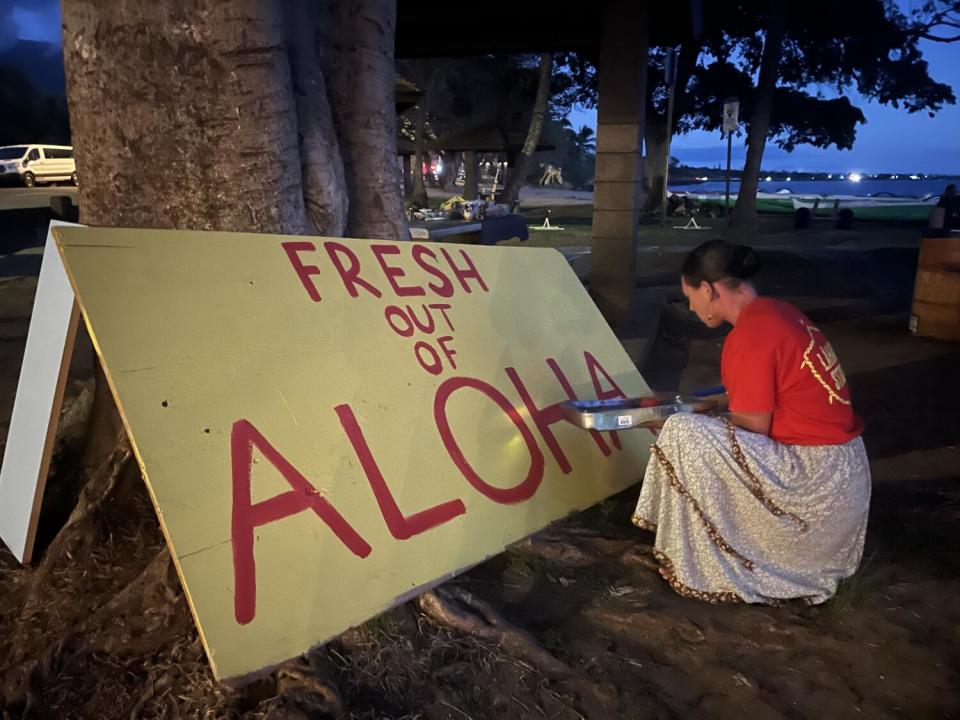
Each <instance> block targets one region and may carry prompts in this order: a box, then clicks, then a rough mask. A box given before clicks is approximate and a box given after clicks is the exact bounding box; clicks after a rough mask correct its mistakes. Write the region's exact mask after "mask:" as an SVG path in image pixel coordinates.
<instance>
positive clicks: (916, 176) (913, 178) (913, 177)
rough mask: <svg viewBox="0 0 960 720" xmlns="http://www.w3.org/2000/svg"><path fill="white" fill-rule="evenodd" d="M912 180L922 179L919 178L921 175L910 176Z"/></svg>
mask: <svg viewBox="0 0 960 720" xmlns="http://www.w3.org/2000/svg"><path fill="white" fill-rule="evenodd" d="M910 179H911V180H919V179H920V176H919V175H911V176H910Z"/></svg>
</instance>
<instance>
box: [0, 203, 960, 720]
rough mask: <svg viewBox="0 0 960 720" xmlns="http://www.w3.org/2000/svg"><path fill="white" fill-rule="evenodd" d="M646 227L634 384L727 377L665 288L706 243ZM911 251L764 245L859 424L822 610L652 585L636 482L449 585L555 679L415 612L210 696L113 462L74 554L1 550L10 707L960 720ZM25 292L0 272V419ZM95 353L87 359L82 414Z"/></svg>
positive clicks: (956, 434)
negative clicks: (851, 504)
mask: <svg viewBox="0 0 960 720" xmlns="http://www.w3.org/2000/svg"><path fill="white" fill-rule="evenodd" d="M556 213H557V214H558V215H561V216H562V213H563V210H562V209H558V210H557V211H556ZM642 235H643V241H644V243H645V245H646V248H645V250H644V251H643V252H642V253H641V263H640V267H641V273H642V278H641V280H640V283H639V285H640V286H641V287H642V288H646V289H659V290H661V291H662V292H663V293H665V295H666V297H667V300H668V304H667V307H666V309H665V311H664V314H663V316H662V318H661V322H660V331H659V334H658V337H657V340H656V343H655V345H654V347H653V352H652V355H651V358H650V360H649V362H648V365H647V367H646V370H645V376H646V378H647V380H648V381H649V382H650V383H651V385H652V386H653V387H654V388H655V389H658V390H676V389H691V388H694V387H703V386H706V385H712V384H715V383H716V382H717V381H718V380H719V356H720V345H721V343H722V339H723V333H722V332H716V331H708V330H706V329H705V328H703V327H702V326H700V325H699V324H698V323H697V322H696V320H695V318H693V317H692V316H691V315H690V314H689V313H688V312H687V311H686V310H685V308H684V306H683V303H682V302H681V300H682V298H681V296H680V293H679V289H678V288H677V287H676V271H677V268H678V266H679V263H680V259H681V258H682V255H683V252H684V251H685V250H686V249H687V248H689V247H692V246H693V245H694V244H696V243H697V242H699V241H702V240H703V239H706V238H707V237H713V236H714V234H713V233H701V234H692V233H690V234H684V233H680V232H679V231H677V232H668V233H665V234H661V233H659V231H657V230H656V229H655V228H644V231H643V233H642ZM918 241H919V232H918V230H917V229H916V228H895V227H889V226H869V225H865V226H863V227H859V228H857V229H855V230H854V231H848V232H839V231H833V230H829V229H827V228H823V227H820V228H816V229H813V230H809V231H806V232H804V233H797V232H794V231H792V230H790V229H789V228H788V227H787V223H785V222H783V221H777V220H773V221H768V222H766V223H765V225H764V232H763V234H762V235H761V236H759V237H758V238H756V240H755V244H756V246H757V247H758V249H759V250H760V251H761V255H762V257H763V258H764V260H765V263H766V269H765V271H764V272H763V273H762V274H761V276H760V279H759V282H758V284H759V285H760V289H761V291H763V292H766V293H769V294H772V295H776V296H779V297H783V298H787V299H789V300H791V301H793V302H795V303H797V304H798V305H799V306H800V307H801V308H803V309H804V310H805V311H807V312H808V314H809V315H810V316H811V317H812V318H813V319H814V321H816V322H817V323H818V324H819V325H820V327H821V328H822V329H823V330H824V331H825V332H826V333H827V335H828V336H829V337H830V338H831V340H832V342H833V344H834V346H835V347H836V349H837V351H838V353H839V355H840V357H841V360H842V362H843V364H844V366H845V369H846V372H847V376H848V377H849V380H850V384H851V388H852V392H853V396H854V402H855V406H856V409H857V411H858V412H859V413H860V414H861V416H862V417H863V419H864V421H865V423H866V427H867V430H866V435H865V440H866V443H867V448H868V452H869V454H870V458H871V462H872V471H873V477H874V491H873V501H872V508H871V518H870V528H869V532H868V536H867V548H866V552H865V557H864V562H863V565H862V567H861V569H860V571H859V572H858V573H857V575H856V576H854V577H853V578H852V579H850V580H849V581H847V582H846V583H845V584H844V585H843V586H842V587H841V589H840V592H839V593H838V595H837V596H836V598H834V599H833V600H832V601H830V602H828V603H826V604H824V605H821V606H818V607H807V606H805V605H801V604H794V603H787V604H784V605H782V606H779V607H765V606H763V607H761V606H727V605H716V606H715V605H707V604H703V603H700V602H697V601H694V600H688V599H684V598H681V597H678V596H677V595H675V594H674V593H673V592H672V591H671V590H670V589H669V587H668V586H667V585H666V583H664V582H663V581H662V580H661V579H660V578H659V576H658V575H657V573H656V572H655V570H654V564H653V562H652V559H651V557H650V554H649V550H650V546H651V543H652V542H653V536H652V535H650V534H649V533H644V532H641V531H638V530H636V529H634V528H633V527H632V526H631V525H630V523H629V517H630V514H631V511H632V509H633V503H634V501H635V498H636V494H637V488H633V489H631V490H629V491H627V492H625V493H623V494H621V495H620V496H617V497H614V498H611V499H609V500H608V501H606V502H604V503H601V504H600V505H598V506H595V507H594V508H591V509H590V510H588V511H587V512H584V513H581V514H578V515H576V516H573V517H571V518H569V519H568V520H566V521H564V522H562V523H559V524H557V525H555V526H553V527H551V528H549V529H547V530H546V531H544V532H542V533H540V534H539V535H537V536H535V537H534V538H532V539H531V540H529V541H526V542H524V543H521V544H519V545H518V546H516V547H514V548H511V549H510V550H508V551H507V552H505V553H503V554H501V555H500V556H498V557H496V558H494V559H492V560H490V561H489V562H487V563H485V564H483V565H481V566H479V567H477V568H475V569H474V570H472V571H470V572H468V573H466V574H464V575H462V576H461V577H459V578H457V579H456V580H453V581H452V582H450V583H448V584H447V586H446V587H447V588H448V590H449V591H450V592H457V593H459V595H456V597H473V598H474V600H475V601H476V603H477V604H479V606H484V605H483V604H484V603H485V604H486V606H489V607H490V608H492V610H493V611H495V612H496V613H498V614H499V615H500V616H502V618H501V619H502V620H503V619H505V622H506V623H508V625H507V627H511V626H512V628H513V630H514V631H515V632H517V633H520V634H523V633H525V634H526V635H525V637H527V638H528V639H530V640H532V641H534V642H536V643H537V644H538V645H540V646H541V647H542V648H545V649H546V650H547V651H548V652H549V653H550V654H551V655H552V656H553V658H554V659H555V660H556V661H557V662H556V663H550V664H549V667H547V666H545V665H543V664H539V665H538V664H537V663H536V662H534V661H531V658H530V656H529V655H527V656H524V655H523V653H519V654H518V653H516V652H514V651H513V649H512V648H511V647H510V646H509V645H506V644H503V643H497V642H494V641H491V640H488V639H483V638H482V637H479V636H474V635H469V634H465V633H462V632H459V631H456V630H452V629H450V628H449V627H446V626H444V625H441V624H438V623H437V622H436V621H434V620H431V619H429V618H428V617H427V616H426V615H425V614H424V613H423V612H422V610H421V608H420V607H418V606H417V604H416V603H408V604H406V605H403V606H400V607H398V608H396V609H394V610H392V611H390V612H388V613H386V614H385V615H383V616H381V617H379V618H377V619H375V620H372V621H370V622H369V623H367V624H366V625H364V626H362V627H361V628H358V629H355V630H352V631H349V632H347V633H345V634H344V635H343V636H341V637H340V638H338V639H336V640H335V641H333V642H331V643H330V644H328V645H327V646H325V647H323V648H320V649H318V650H316V651H314V652H312V653H310V654H309V655H308V656H306V657H304V658H300V659H299V660H297V661H294V662H292V663H290V664H288V665H287V666H285V667H284V668H283V669H281V670H280V671H277V672H275V673H273V674H271V675H270V676H268V677H266V678H264V679H262V680H260V681H258V682H255V683H252V684H250V685H247V686H245V687H243V688H239V689H236V688H228V687H223V686H218V685H216V684H215V683H214V682H213V680H212V678H211V676H210V674H209V672H208V670H207V666H206V663H205V659H204V657H203V654H202V650H201V648H200V645H199V642H198V640H197V637H196V633H195V631H194V630H193V627H192V624H191V622H190V618H189V614H188V613H187V610H186V607H185V603H184V601H183V597H182V593H180V592H179V588H178V587H177V585H176V581H175V579H173V578H172V577H170V571H169V562H168V560H167V558H166V557H165V556H164V553H163V552H162V551H161V550H160V549H161V547H162V539H161V538H160V535H159V530H158V528H157V524H156V520H155V519H154V516H153V511H152V509H151V507H150V504H149V501H148V500H147V498H146V494H145V492H144V491H143V488H142V485H141V483H140V481H139V478H138V477H137V475H136V472H135V471H131V470H130V469H129V466H126V465H124V464H123V462H122V460H123V459H122V458H119V457H118V458H117V459H116V462H115V463H114V464H113V467H114V468H115V469H116V473H115V477H114V479H113V482H112V484H111V485H109V490H108V491H105V492H106V495H105V497H106V500H105V501H104V502H100V503H98V504H97V505H96V510H95V511H94V512H93V513H92V514H91V515H89V516H86V517H83V518H79V519H77V517H76V513H75V514H74V520H75V521H76V523H78V525H77V526H78V527H79V526H80V524H82V526H83V529H84V532H82V533H80V532H78V533H76V538H78V539H77V540H76V541H71V542H69V543H66V544H63V543H58V541H54V542H53V543H52V544H50V545H49V547H48V550H47V555H46V557H45V558H44V559H43V561H42V562H41V563H40V565H39V566H38V568H37V569H34V570H20V569H17V567H16V565H15V563H14V561H13V560H12V558H11V557H10V556H9V554H7V553H6V551H2V550H0V693H2V696H0V716H2V718H3V719H4V720H6V719H7V718H10V720H16V719H18V718H151V719H152V718H221V717H222V718H251V719H252V718H275V719H276V718H291V719H292V718H335V717H353V718H362V719H369V720H380V719H381V718H397V719H399V718H407V719H409V720H413V719H414V718H422V719H431V720H441V719H442V720H465V719H471V718H472V719H474V720H480V719H481V718H523V719H526V718H564V719H567V718H569V719H571V720H572V719H575V718H618V719H623V720H627V719H630V720H634V719H640V718H664V719H666V718H688V717H689V718H731V719H733V718H736V720H741V719H742V718H744V717H749V718H750V719H751V720H765V719H766V718H790V719H796V718H860V717H863V718H872V719H875V720H879V719H880V718H903V719H904V720H907V719H910V720H912V719H916V718H943V717H946V718H949V717H960V687H958V684H960V675H958V669H960V602H957V598H958V597H960V573H958V571H960V522H958V519H960V483H958V477H960V419H958V413H957V408H958V407H960V382H957V373H958V369H960V344H957V343H945V342H938V341H933V340H927V339H920V338H914V337H911V336H910V335H909V334H908V332H907V315H908V312H909V304H910V295H911V292H912V284H913V276H914V272H915V268H916V258H917V245H918ZM544 242H545V241H544ZM33 283H34V281H33V280H31V279H25V278H8V279H4V280H0V418H7V417H9V410H10V406H11V403H12V398H13V393H14V391H15V385H16V377H17V373H18V370H19V356H20V354H22V349H23V341H24V339H25V335H26V329H27V320H28V317H29V306H30V294H31V292H32V287H33ZM90 362H91V358H90V355H89V347H86V346H82V347H81V352H80V357H79V358H78V360H77V361H76V363H75V375H76V378H77V382H75V383H74V384H73V385H72V386H71V398H73V397H76V396H77V395H78V393H79V392H80V390H81V388H82V387H83V385H82V384H81V381H83V380H85V379H87V377H89V367H90ZM85 368H86V370H85ZM71 452H73V450H72V449H71V445H70V443H69V442H68V443H66V445H65V446H64V448H63V449H62V450H61V455H60V458H59V462H58V463H57V464H56V466H55V470H54V474H53V477H52V478H51V483H50V491H49V492H48V497H47V499H46V501H45V517H46V516H49V519H48V520H47V523H48V524H49V526H48V527H47V528H45V529H44V531H43V533H42V536H43V542H44V543H50V539H51V537H52V536H53V533H54V531H55V530H56V526H57V525H58V524H62V523H63V522H64V521H65V519H66V516H67V515H68V514H69V511H70V508H71V507H72V506H73V504H74V503H75V502H76V500H77V497H78V496H80V497H81V503H82V502H85V501H86V500H88V499H89V498H85V496H82V495H80V483H79V480H78V475H77V473H76V470H75V468H76V466H77V460H76V457H74V456H72V455H71ZM104 487H106V486H104ZM61 535H62V533H61Z"/></svg>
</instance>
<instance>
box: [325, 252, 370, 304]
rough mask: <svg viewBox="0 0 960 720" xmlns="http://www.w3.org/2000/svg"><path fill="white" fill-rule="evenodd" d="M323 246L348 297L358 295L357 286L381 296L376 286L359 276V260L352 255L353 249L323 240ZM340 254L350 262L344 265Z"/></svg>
mask: <svg viewBox="0 0 960 720" xmlns="http://www.w3.org/2000/svg"><path fill="white" fill-rule="evenodd" d="M323 248H324V250H326V251H327V255H329V256H330V261H331V262H332V263H333V265H334V267H335V268H336V269H337V272H338V273H339V274H340V279H341V280H343V286H344V287H345V288H346V289H347V292H348V293H350V297H358V296H359V295H360V293H359V292H358V291H357V287H358V286H359V287H362V288H363V289H364V290H366V291H367V292H368V293H370V294H371V295H373V296H374V297H375V298H378V297H380V296H381V293H380V291H379V290H377V288H376V287H374V286H373V285H371V284H370V283H368V282H367V281H366V280H364V279H363V278H362V277H360V261H359V260H357V256H356V255H354V253H353V250H351V249H350V248H348V247H347V246H346V245H344V244H343V243H338V242H332V241H328V242H325V243H324V244H323ZM341 255H342V256H343V257H345V258H346V259H347V260H348V261H349V262H350V264H349V266H347V265H344V263H343V260H341V259H340V256H341Z"/></svg>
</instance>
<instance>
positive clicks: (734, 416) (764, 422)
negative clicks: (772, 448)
mask: <svg viewBox="0 0 960 720" xmlns="http://www.w3.org/2000/svg"><path fill="white" fill-rule="evenodd" d="M728 417H729V418H730V422H732V423H733V424H734V425H736V426H737V427H741V428H743V429H744V430H749V431H750V432H755V433H758V434H760V435H769V434H770V425H771V423H772V421H773V413H768V412H757V413H753V412H749V413H748V412H732V413H729V415H728Z"/></svg>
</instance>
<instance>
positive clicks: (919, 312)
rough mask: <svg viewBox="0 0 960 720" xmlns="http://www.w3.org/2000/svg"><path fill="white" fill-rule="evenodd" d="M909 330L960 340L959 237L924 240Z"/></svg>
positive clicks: (914, 289)
mask: <svg viewBox="0 0 960 720" xmlns="http://www.w3.org/2000/svg"><path fill="white" fill-rule="evenodd" d="M910 331H911V332H913V333H914V334H915V335H922V336H924V337H933V338H940V339H941V340H960V237H946V238H924V239H923V241H922V242H921V244H920V259H919V261H918V263H917V281H916V283H915V285H914V288H913V314H912V315H911V316H910Z"/></svg>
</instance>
